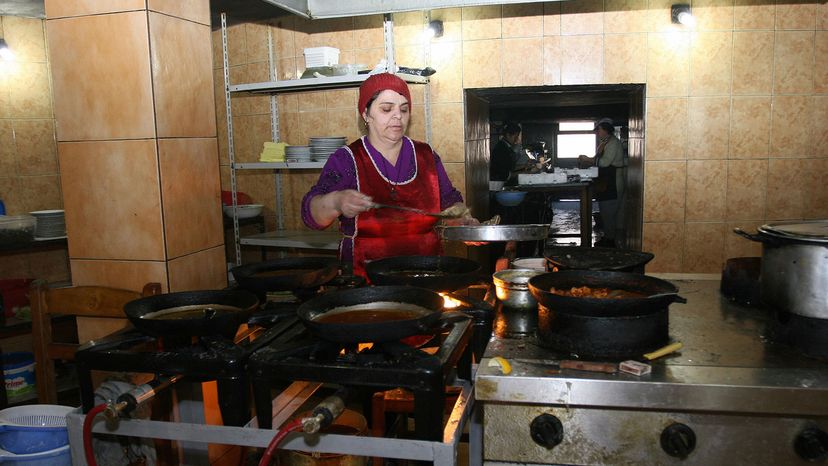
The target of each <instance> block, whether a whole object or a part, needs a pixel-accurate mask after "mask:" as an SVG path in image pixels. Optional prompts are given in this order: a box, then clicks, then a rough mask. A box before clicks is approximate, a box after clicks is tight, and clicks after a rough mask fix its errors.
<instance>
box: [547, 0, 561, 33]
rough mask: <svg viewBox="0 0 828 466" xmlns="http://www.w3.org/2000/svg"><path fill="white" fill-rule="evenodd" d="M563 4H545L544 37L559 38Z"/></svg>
mask: <svg viewBox="0 0 828 466" xmlns="http://www.w3.org/2000/svg"><path fill="white" fill-rule="evenodd" d="M561 3H562V2H544V3H543V35H545V36H558V35H560V34H561Z"/></svg>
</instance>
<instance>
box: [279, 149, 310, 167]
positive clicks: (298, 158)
mask: <svg viewBox="0 0 828 466" xmlns="http://www.w3.org/2000/svg"><path fill="white" fill-rule="evenodd" d="M285 160H287V161H288V162H299V163H303V162H310V161H311V148H310V146H287V147H285Z"/></svg>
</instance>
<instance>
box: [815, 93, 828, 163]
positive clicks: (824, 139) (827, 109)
mask: <svg viewBox="0 0 828 466" xmlns="http://www.w3.org/2000/svg"><path fill="white" fill-rule="evenodd" d="M811 99H812V100H811V105H812V106H813V112H814V116H813V121H815V122H816V121H821V122H824V121H828V95H815V96H813V97H812V98H811ZM811 139H812V140H813V153H814V155H815V156H817V157H828V131H825V129H824V126H822V127H820V126H819V125H813V126H811Z"/></svg>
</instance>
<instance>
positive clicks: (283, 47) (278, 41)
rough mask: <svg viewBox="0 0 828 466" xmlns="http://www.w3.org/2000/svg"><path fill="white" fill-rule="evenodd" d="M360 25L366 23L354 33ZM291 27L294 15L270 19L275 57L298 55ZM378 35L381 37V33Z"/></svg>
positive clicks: (355, 28) (360, 29) (359, 30)
mask: <svg viewBox="0 0 828 466" xmlns="http://www.w3.org/2000/svg"><path fill="white" fill-rule="evenodd" d="M360 18H366V17H360ZM380 24H382V21H380ZM361 26H366V28H367V23H360V27H357V26H355V27H354V33H355V34H358V33H359V32H361V31H362V27H361ZM293 27H294V17H293V16H292V15H288V16H281V17H279V18H275V19H273V20H272V21H271V23H270V34H271V37H272V38H273V54H274V55H275V56H276V58H280V59H284V58H294V57H295V56H296V55H298V54H297V53H296V50H295V49H294V47H293V34H294V33H293ZM380 37H382V34H381V33H380Z"/></svg>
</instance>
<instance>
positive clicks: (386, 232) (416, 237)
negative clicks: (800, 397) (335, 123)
mask: <svg viewBox="0 0 828 466" xmlns="http://www.w3.org/2000/svg"><path fill="white" fill-rule="evenodd" d="M358 109H359V113H360V115H361V116H362V119H363V120H364V122H365V126H366V128H367V134H366V135H365V136H362V137H361V138H359V139H357V140H355V141H353V142H352V143H351V144H349V145H347V146H343V147H341V148H339V149H337V151H336V152H334V153H333V154H332V155H331V156H330V157H329V158H328V161H327V162H326V163H325V166H324V168H323V169H322V173H321V174H320V175H319V179H318V181H317V182H316V184H315V185H314V186H313V187H312V188H311V189H310V191H308V193H307V194H305V197H304V198H303V199H302V220H303V221H304V223H305V225H307V226H308V227H310V228H313V229H317V230H321V229H324V228H327V227H328V226H330V225H331V224H332V223H333V222H334V220H337V219H339V230H340V231H341V232H342V241H341V242H340V247H339V255H340V259H341V260H343V262H346V263H347V262H352V263H353V271H354V274H357V275H361V276H365V262H366V261H370V260H374V259H381V258H384V257H389V256H400V255H436V254H439V253H440V252H441V250H440V249H441V248H440V239H439V238H438V236H437V233H436V232H435V230H434V226H435V223H436V221H437V219H436V218H435V217H431V216H425V215H421V214H416V213H412V212H404V211H400V210H396V209H382V208H375V207H377V206H376V204H375V203H381V204H394V205H398V206H404V207H412V208H416V209H421V210H425V211H428V212H440V211H443V213H449V214H453V215H455V216H458V217H461V218H462V219H463V220H462V221H463V223H476V220H474V219H472V218H471V215H470V214H469V209H468V208H467V207H466V206H465V204H464V203H463V197H462V195H461V194H460V192H459V191H458V190H457V189H456V188H455V187H454V186H453V185H452V183H451V180H449V178H448V175H447V174H446V170H445V167H444V166H443V163H442V162H441V160H440V157H439V156H438V155H437V153H436V152H435V151H434V150H433V149H432V148H431V147H430V146H429V145H428V144H426V143H424V142H419V141H414V140H412V139H409V138H408V137H406V136H405V131H406V129H407V128H408V123H409V120H410V118H411V93H410V92H409V89H408V85H407V84H406V83H405V81H403V80H402V79H400V78H399V77H397V76H396V75H393V74H389V73H381V74H376V75H373V76H371V77H369V78H368V79H366V80H365V82H363V83H362V85H361V86H360V88H359V102H358Z"/></svg>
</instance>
